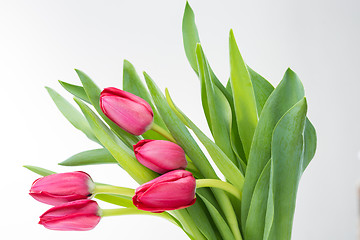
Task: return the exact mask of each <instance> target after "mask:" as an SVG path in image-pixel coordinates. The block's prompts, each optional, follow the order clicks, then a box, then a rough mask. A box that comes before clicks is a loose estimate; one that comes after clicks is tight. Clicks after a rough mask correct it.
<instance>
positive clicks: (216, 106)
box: [196, 44, 237, 163]
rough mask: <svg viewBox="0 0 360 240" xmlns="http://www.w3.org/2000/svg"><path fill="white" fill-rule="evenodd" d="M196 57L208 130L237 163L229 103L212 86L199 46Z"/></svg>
mask: <svg viewBox="0 0 360 240" xmlns="http://www.w3.org/2000/svg"><path fill="white" fill-rule="evenodd" d="M196 57H197V61H198V69H199V77H200V81H201V85H204V86H203V87H202V88H201V91H202V93H204V95H206V99H205V101H207V104H206V105H207V106H208V108H209V109H208V110H209V118H210V120H211V121H210V122H211V123H210V124H211V126H210V129H212V134H213V136H214V140H215V143H216V144H217V145H218V146H219V147H220V149H221V150H222V151H224V153H225V154H226V155H227V157H228V158H229V159H230V160H231V161H232V162H233V163H237V160H236V157H235V155H234V153H233V151H232V148H231V142H230V123H231V109H230V106H229V103H228V102H227V100H226V98H225V97H224V95H223V94H222V93H221V92H220V90H218V89H217V87H216V86H214V85H213V80H212V77H211V73H210V69H209V66H208V62H207V60H206V58H205V55H204V52H203V51H202V48H201V45H200V44H198V45H197V48H196Z"/></svg>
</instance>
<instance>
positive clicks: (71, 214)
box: [39, 199, 101, 231]
mask: <svg viewBox="0 0 360 240" xmlns="http://www.w3.org/2000/svg"><path fill="white" fill-rule="evenodd" d="M100 219H101V217H100V208H99V206H98V204H97V203H96V202H95V201H93V200H88V199H83V200H77V201H73V202H68V203H65V204H62V205H59V206H55V207H53V208H50V209H49V210H48V211H46V212H45V213H44V214H43V215H41V216H40V221H39V224H41V225H43V226H44V227H46V228H48V229H51V230H61V231H86V230H91V229H93V228H94V227H95V226H96V225H97V224H98V223H99V221H100Z"/></svg>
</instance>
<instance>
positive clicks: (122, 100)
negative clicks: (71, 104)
mask: <svg viewBox="0 0 360 240" xmlns="http://www.w3.org/2000/svg"><path fill="white" fill-rule="evenodd" d="M100 108H101V110H102V111H103V113H104V114H105V115H106V116H107V117H108V118H109V119H110V120H111V121H113V122H114V123H116V124H117V125H118V126H119V127H121V128H122V129H124V130H125V131H127V132H129V133H131V134H133V135H141V134H143V133H144V132H146V131H147V130H149V129H150V128H151V125H152V122H153V117H154V113H153V111H152V109H151V106H150V105H149V104H148V103H147V102H146V101H145V100H144V99H142V98H140V97H138V96H136V95H134V94H131V93H129V92H125V91H123V90H120V89H117V88H113V87H110V88H105V89H104V90H103V91H102V92H101V94H100Z"/></svg>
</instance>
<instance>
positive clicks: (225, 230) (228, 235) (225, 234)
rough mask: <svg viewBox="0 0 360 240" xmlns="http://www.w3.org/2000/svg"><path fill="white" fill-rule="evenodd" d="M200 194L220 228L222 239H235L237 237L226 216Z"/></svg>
mask: <svg viewBox="0 0 360 240" xmlns="http://www.w3.org/2000/svg"><path fill="white" fill-rule="evenodd" d="M198 196H199V197H200V198H201V199H202V200H203V201H204V203H205V205H206V206H207V209H208V210H209V212H210V214H211V216H212V219H213V220H214V222H215V224H216V226H217V227H218V229H219V232H220V234H221V236H222V239H229V240H230V239H234V240H235V237H234V235H233V234H232V232H231V230H230V228H229V226H228V224H227V223H226V221H225V220H224V218H223V217H222V216H221V214H220V213H219V212H218V210H217V209H216V208H215V207H214V206H213V205H212V204H211V203H210V202H209V201H208V200H206V198H204V197H203V196H202V195H201V194H198Z"/></svg>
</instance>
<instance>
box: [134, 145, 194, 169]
mask: <svg viewBox="0 0 360 240" xmlns="http://www.w3.org/2000/svg"><path fill="white" fill-rule="evenodd" d="M134 153H135V157H136V159H137V160H138V161H139V162H140V163H141V164H142V165H144V166H145V167H147V168H149V169H151V170H153V171H155V172H157V173H160V174H163V173H166V172H169V171H172V170H176V169H185V168H186V166H187V161H186V158H185V152H184V150H183V149H182V148H181V147H180V146H179V145H177V144H175V143H173V142H169V141H164V140H149V139H145V140H141V141H139V142H138V143H137V144H136V145H134Z"/></svg>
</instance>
